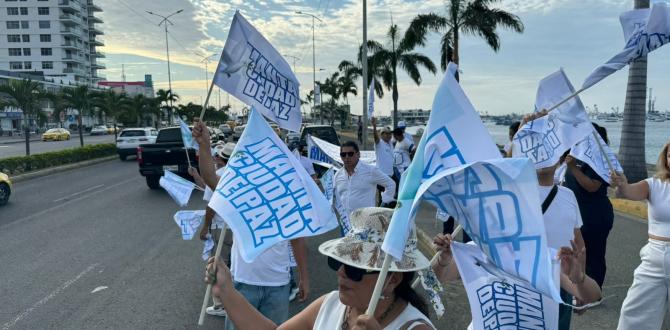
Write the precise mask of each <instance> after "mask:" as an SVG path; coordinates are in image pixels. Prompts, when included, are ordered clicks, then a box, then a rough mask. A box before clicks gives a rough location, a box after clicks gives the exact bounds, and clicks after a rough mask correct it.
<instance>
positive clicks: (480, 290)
mask: <svg viewBox="0 0 670 330" xmlns="http://www.w3.org/2000/svg"><path fill="white" fill-rule="evenodd" d="M451 249H452V251H453V255H454V259H455V260H456V264H457V265H458V271H459V273H460V274H461V279H462V280H463V285H464V286H465V290H466V291H467V293H468V300H469V301H470V311H471V312H472V329H473V330H493V329H500V330H502V329H528V330H555V329H558V303H557V302H555V301H553V300H552V299H551V298H550V297H548V296H546V295H543V294H542V293H540V292H538V291H537V290H535V289H534V288H533V287H532V286H531V285H529V283H528V282H525V281H522V280H519V279H517V278H515V277H513V276H508V275H507V274H505V273H504V272H501V271H500V270H499V269H498V268H497V267H496V266H495V265H494V264H492V263H491V262H490V261H489V260H488V259H487V258H486V256H485V255H484V254H482V252H481V250H479V248H477V246H476V245H473V244H462V243H458V242H454V243H452V244H451ZM556 268H558V267H556ZM555 275H556V276H558V272H556V274H555Z"/></svg>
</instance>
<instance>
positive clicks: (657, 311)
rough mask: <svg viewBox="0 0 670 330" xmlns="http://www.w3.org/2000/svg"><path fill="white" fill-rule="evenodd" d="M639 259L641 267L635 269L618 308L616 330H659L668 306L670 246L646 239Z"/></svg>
mask: <svg viewBox="0 0 670 330" xmlns="http://www.w3.org/2000/svg"><path fill="white" fill-rule="evenodd" d="M640 258H641V259H642V263H641V264H640V265H639V266H638V267H637V269H635V273H634V275H633V285H632V286H631V287H630V289H628V295H626V299H625V300H624V301H623V305H622V306H621V316H620V317H619V326H618V327H617V329H619V330H628V329H634V330H647V329H649V330H652V329H654V330H656V329H661V326H662V325H663V317H664V316H665V313H666V311H668V307H669V306H670V305H669V304H668V297H669V290H670V242H663V241H657V240H653V239H649V242H648V243H647V245H645V246H644V247H643V248H642V249H641V250H640Z"/></svg>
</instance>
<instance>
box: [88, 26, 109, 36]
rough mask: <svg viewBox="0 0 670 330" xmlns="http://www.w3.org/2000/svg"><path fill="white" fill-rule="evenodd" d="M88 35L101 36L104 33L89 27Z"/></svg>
mask: <svg viewBox="0 0 670 330" xmlns="http://www.w3.org/2000/svg"><path fill="white" fill-rule="evenodd" d="M88 33H89V34H91V35H103V34H105V33H104V32H102V31H100V30H98V29H97V28H96V27H95V26H89V27H88Z"/></svg>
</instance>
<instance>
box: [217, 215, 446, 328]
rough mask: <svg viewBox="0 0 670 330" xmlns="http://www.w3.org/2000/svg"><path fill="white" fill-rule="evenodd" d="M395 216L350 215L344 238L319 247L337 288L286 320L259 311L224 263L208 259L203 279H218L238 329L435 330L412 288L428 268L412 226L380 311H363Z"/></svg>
mask: <svg viewBox="0 0 670 330" xmlns="http://www.w3.org/2000/svg"><path fill="white" fill-rule="evenodd" d="M392 214H393V210H391V209H386V208H374V207H369V208H362V209H358V210H356V211H354V212H353V213H352V214H351V225H352V229H351V230H350V231H349V232H348V233H347V235H346V236H344V237H341V238H336V239H333V240H330V241H326V242H324V243H322V244H321V245H320V246H319V252H321V254H323V255H325V256H326V257H327V258H328V266H329V267H330V268H331V269H332V270H333V271H334V272H335V273H336V275H337V283H338V290H337V291H332V292H330V293H327V294H325V295H323V296H321V297H320V298H318V299H317V300H315V301H313V302H312V303H311V304H309V306H307V307H306V308H305V309H303V310H302V311H300V312H299V313H298V314H296V315H295V316H293V317H292V318H291V319H289V320H288V321H286V322H284V323H281V324H280V323H278V322H273V321H272V320H269V319H268V318H266V317H263V315H261V313H259V312H258V311H257V310H255V309H254V308H253V307H252V306H251V305H250V304H249V302H248V301H247V300H246V299H245V297H244V296H243V295H242V294H241V293H240V292H239V291H238V290H236V289H235V288H234V287H233V285H232V279H231V274H230V270H229V269H228V267H226V265H225V264H224V263H222V262H221V261H218V260H217V261H216V262H215V261H214V259H210V263H209V266H208V268H207V270H206V272H205V281H206V282H208V283H214V287H213V291H212V292H214V294H215V295H217V296H218V297H219V299H221V301H223V304H224V306H225V308H226V310H227V311H228V317H229V319H230V320H231V321H232V322H233V323H234V324H235V327H236V328H238V329H253V330H263V329H319V330H339V329H347V330H348V329H407V330H431V329H434V327H433V325H432V323H431V322H430V320H429V318H428V307H427V304H426V302H425V301H424V300H423V298H422V297H421V296H420V295H419V294H418V293H417V292H416V291H414V289H412V287H411V283H412V280H413V278H414V276H415V273H416V272H417V271H419V270H421V269H425V268H427V267H428V266H429V261H428V260H427V259H426V257H424V256H423V254H421V252H420V251H419V250H418V249H417V247H416V242H417V239H416V236H415V235H414V228H412V232H411V233H410V237H411V239H409V240H408V241H407V242H406V245H405V249H404V252H403V257H402V259H401V260H399V261H396V262H393V265H392V266H391V267H390V271H391V272H390V273H389V275H388V278H387V280H386V282H385V285H384V289H383V298H382V301H381V302H380V303H379V309H378V311H377V312H376V313H375V314H374V316H368V315H365V314H364V313H365V311H366V309H367V307H368V303H369V302H370V297H371V296H372V291H373V288H374V285H375V282H376V281H377V277H378V276H379V271H380V269H381V266H382V262H383V260H384V256H385V253H384V252H381V245H382V242H383V240H384V235H385V234H386V231H387V230H388V224H389V222H390V220H391V216H392ZM215 264H216V268H215V267H214V266H215Z"/></svg>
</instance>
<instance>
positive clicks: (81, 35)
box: [0, 0, 105, 85]
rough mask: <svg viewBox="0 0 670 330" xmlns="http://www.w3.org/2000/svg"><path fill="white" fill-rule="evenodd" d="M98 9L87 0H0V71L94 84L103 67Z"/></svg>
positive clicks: (90, 0) (60, 81) (56, 80)
mask: <svg viewBox="0 0 670 330" xmlns="http://www.w3.org/2000/svg"><path fill="white" fill-rule="evenodd" d="M101 11H102V9H101V8H100V7H99V6H97V5H95V4H94V3H93V0H0V70H6V71H10V72H23V73H28V72H34V73H41V74H42V75H43V76H44V77H45V78H46V79H49V80H51V81H53V82H55V83H65V84H91V85H93V84H96V83H97V82H98V81H100V80H102V79H104V77H103V76H101V75H100V73H99V72H100V71H101V70H104V69H105V66H104V65H103V64H102V63H100V62H99V60H100V59H101V58H104V57H105V55H104V54H103V53H101V52H99V51H97V47H100V46H103V45H104V43H103V41H102V40H101V39H100V36H101V35H103V32H102V31H101V30H100V29H99V27H98V26H99V25H100V23H102V20H101V19H100V18H98V17H96V16H95V14H96V13H99V12H101Z"/></svg>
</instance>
